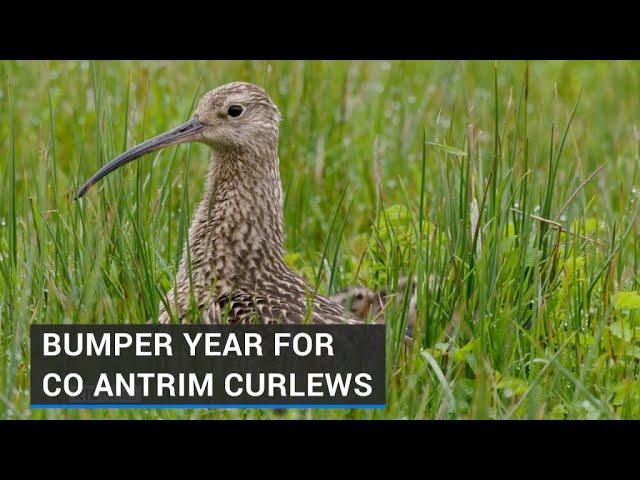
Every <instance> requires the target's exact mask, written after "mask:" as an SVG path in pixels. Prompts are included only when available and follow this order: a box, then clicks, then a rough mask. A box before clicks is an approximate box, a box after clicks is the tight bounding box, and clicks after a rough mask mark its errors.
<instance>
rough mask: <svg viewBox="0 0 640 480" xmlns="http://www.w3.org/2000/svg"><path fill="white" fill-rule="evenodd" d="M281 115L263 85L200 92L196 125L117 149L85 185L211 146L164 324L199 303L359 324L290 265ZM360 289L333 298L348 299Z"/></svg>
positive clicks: (231, 313)
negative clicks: (194, 145) (164, 154)
mask: <svg viewBox="0 0 640 480" xmlns="http://www.w3.org/2000/svg"><path fill="white" fill-rule="evenodd" d="M279 121H280V113H279V111H278V108H277V107H276V105H275V104H274V103H273V102H272V100H271V98H270V97H269V95H268V94H267V93H266V92H265V91H264V90H263V89H262V88H260V87H258V86H256V85H252V84H249V83H241V82H234V83H230V84H227V85H223V86H220V87H218V88H216V89H215V90H212V91H210V92H208V93H207V94H205V95H204V96H203V97H202V99H201V100H200V102H199V103H198V106H197V108H196V111H195V114H194V116H193V117H192V119H191V120H190V121H188V122H187V123H185V124H183V125H181V126H179V127H177V128H174V129H173V130H169V131H168V132H166V133H163V134H161V135H158V136H156V137H154V138H152V139H150V140H147V141H145V142H143V143H141V144H139V145H137V146H135V147H133V148H131V149H130V150H128V151H126V152H125V153H123V154H121V155H119V156H118V157H116V158H115V159H113V160H112V161H111V162H109V163H107V164H106V165H104V166H103V167H102V168H100V169H99V170H98V171H97V172H96V173H95V174H94V175H93V176H92V177H91V178H90V179H89V180H88V181H87V182H86V183H85V184H84V185H83V186H82V187H81V188H80V190H79V191H78V193H77V196H76V198H80V197H82V196H83V195H84V194H85V193H86V192H87V191H88V190H89V188H90V187H91V186H92V185H94V184H95V183H96V182H97V181H99V180H100V179H101V178H103V177H105V176H106V175H108V174H109V173H111V172H113V171H114V170H116V169H117V168H119V167H121V166H123V165H125V164H127V163H129V162H131V161H133V160H135V159H137V158H139V157H142V156H143V155H145V154H147V153H150V152H154V151H157V150H160V149H162V148H166V147H168V146H170V145H176V144H180V143H187V142H199V143H204V144H206V145H208V146H209V147H210V149H211V161H210V164H209V169H208V174H207V178H206V182H205V189H204V194H203V195H202V199H201V200H200V203H199V205H198V207H197V209H196V212H195V215H194V218H193V221H192V223H191V226H190V228H189V234H188V252H187V251H185V250H183V255H182V259H181V262H180V266H179V270H178V275H177V277H176V284H175V287H174V288H173V289H171V290H170V291H169V292H168V294H167V298H166V302H162V303H161V305H160V314H159V317H158V323H170V322H171V319H172V318H173V319H176V320H177V321H179V322H185V321H186V319H187V316H188V312H189V310H190V308H191V306H192V305H193V303H192V302H195V306H196V307H197V313H198V316H199V318H200V320H201V321H202V322H203V323H220V322H221V321H223V320H228V321H229V323H253V322H254V321H257V322H258V323H305V322H310V323H319V324H330V323H361V320H362V319H361V318H356V317H357V316H358V315H359V314H360V312H359V310H358V309H353V308H351V309H349V311H347V310H345V308H344V306H343V305H341V304H339V303H337V302H336V301H333V300H331V299H330V298H327V297H324V296H322V295H320V294H319V293H318V292H316V291H314V289H313V288H311V287H310V286H308V285H307V284H306V283H305V281H304V280H303V278H302V277H301V276H300V275H298V274H297V273H295V272H294V271H292V270H291V269H290V268H288V266H287V265H286V264H285V262H284V259H283V253H284V247H283V205H282V185H281V182H280V172H279V160H278V136H279ZM188 262H189V263H188ZM354 295H356V296H357V295H358V293H357V292H356V293H355V294H354ZM354 295H351V296H350V297H349V296H348V295H346V296H345V295H338V296H337V297H336V299H337V300H340V301H341V302H342V303H344V301H346V299H347V297H349V298H350V299H352V298H354ZM371 295H375V294H373V293H371V292H370V295H369V297H371V298H374V297H372V296H371ZM369 297H367V298H369ZM367 310H368V309H367ZM360 316H361V317H362V315H360Z"/></svg>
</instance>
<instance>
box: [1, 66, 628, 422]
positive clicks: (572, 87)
mask: <svg viewBox="0 0 640 480" xmlns="http://www.w3.org/2000/svg"><path fill="white" fill-rule="evenodd" d="M234 80H245V81H251V82H254V83H258V84H261V85H263V86H264V87H265V89H266V90H267V91H268V92H269V93H270V94H271V96H272V98H273V100H274V101H275V102H276V104H277V105H278V106H279V107H280V109H281V112H282V114H283V121H282V124H281V137H280V161H281V172H282V179H283V188H284V190H285V192H286V206H285V222H286V225H285V231H286V250H287V261H288V262H289V263H290V264H291V265H293V266H294V267H295V268H296V269H297V270H298V271H300V272H301V273H303V274H304V275H305V276H306V277H307V279H308V280H309V282H310V283H311V284H314V283H315V282H317V283H318V284H319V289H320V290H321V291H322V292H324V293H331V292H335V291H338V290H340V289H341V288H343V287H346V286H348V285H351V284H353V283H356V282H362V283H364V284H366V285H367V286H369V287H371V288H379V287H389V288H391V289H392V290H394V289H395V286H396V284H397V281H398V278H399V277H401V276H403V275H407V274H416V275H417V278H418V284H419V289H420V295H419V299H418V320H417V326H416V333H415V339H414V340H415V341H414V344H413V345H412V346H411V347H405V346H403V345H402V334H403V331H404V324H405V316H406V310H407V302H406V296H405V298H404V301H401V302H398V305H397V306H394V307H392V308H390V309H389V310H388V311H387V314H386V319H387V324H388V325H389V328H388V342H387V348H388V352H387V354H388V355H387V357H388V376H389V383H388V385H389V388H388V407H387V408H386V409H385V410H379V411H357V410H352V411H342V410H316V411H312V410H291V411H287V412H286V413H284V414H282V415H279V414H276V413H275V412H273V411H256V410H240V411H224V410H213V411H207V410H183V411H167V410H158V411H156V410H135V411H133V410H131V411H126V410H122V411H118V410H95V411H94V410H78V411H64V410H60V411H58V410H51V411H41V410H36V411H31V410H30V409H29V344H28V343H29V338H28V333H29V325H30V324H31V323H143V322H145V321H146V320H147V319H148V318H152V317H154V316H155V315H157V311H158V305H159V302H160V298H161V296H162V294H163V293H164V292H166V291H167V290H168V289H170V288H171V287H172V284H173V283H172V282H173V278H174V275H175V273H176V270H177V264H178V261H179V258H180V252H181V249H182V245H183V243H184V241H185V239H186V232H187V229H188V226H189V220H190V218H191V213H192V211H193V208H194V204H195V202H197V201H198V199H199V196H200V191H201V189H202V187H203V181H204V175H205V171H206V167H207V161H208V151H207V149H206V147H204V146H202V145H192V146H186V145H184V146H179V147H174V148H172V149H169V150H167V151H164V152H161V153H158V154H155V155H150V156H147V157H145V158H144V159H142V160H141V161H138V162H135V163H133V164H131V165H129V166H127V167H126V168H124V169H122V170H119V171H118V172H117V173H116V174H113V175H111V176H109V178H108V179H106V180H105V181H103V182H102V183H101V185H100V186H99V188H96V189H95V191H92V192H91V193H90V194H89V195H88V196H87V197H86V198H85V199H84V200H82V201H81V202H76V201H74V200H73V194H74V193H75V191H76V189H77V187H78V185H79V184H81V183H82V182H83V181H84V180H85V179H86V178H88V176H89V175H90V174H92V173H93V172H94V171H95V170H96V169H97V168H98V167H99V166H100V165H102V164H103V163H105V162H106V161H108V160H109V159H111V158H113V157H114V156H115V155H116V154H118V153H119V152H121V151H122V150H124V149H125V148H126V147H128V146H132V145H133V144H135V143H137V142H139V141H140V140H142V139H144V138H146V137H149V136H152V135H154V134H155V133H159V132H162V131H164V130H166V129H168V128H170V127H172V126H174V125H177V124H179V123H181V122H183V121H184V120H185V119H187V118H188V117H189V116H190V114H191V112H192V109H193V107H194V102H195V101H196V100H197V98H198V97H199V96H200V95H201V94H202V93H204V92H205V91H206V90H208V89H211V88H214V87H215V86H217V85H220V84H222V83H226V82H229V81H234ZM638 91H640V63H638V62H582V61H581V62H562V61H554V62H541V61H537V62H530V63H528V64H527V63H526V62H499V63H494V62H409V61H403V62H333V61H314V62H264V61H258V62H250V61H240V62H186V61H181V62H139V61H123V62H95V63H93V62H86V61H83V62H80V61H73V62H71V61H70V62H61V61H56V62H29V61H27V62H13V61H12V62H0V167H1V168H0V255H1V257H0V353H1V354H2V356H3V359H2V361H1V362H0V418H271V417H275V418H410V419H413V418H639V417H640V381H639V380H638V369H639V362H640V313H639V311H638V308H639V307H640V296H638V295H637V294H635V293H628V292H635V291H637V290H640V288H639V286H638V282H639V280H640V277H639V275H638V274H639V267H640V245H639V242H638V226H639V225H638V205H640V204H639V203H638V201H639V198H638V190H637V188H636V187H635V183H636V181H637V169H638V165H639V161H640V158H639V156H638V146H639V145H638V134H637V132H636V122H637V119H638V118H640V115H639V114H640V105H639V97H638V95H637V92H638ZM599 169H600V170H599ZM594 172H596V173H595V174H594ZM430 277H431V278H433V279H435V281H434V285H433V286H432V287H431V288H427V287H428V281H427V280H428V279H429V278H430ZM394 291H395V290H394ZM625 292H627V293H625ZM404 294H405V292H399V293H398V295H404Z"/></svg>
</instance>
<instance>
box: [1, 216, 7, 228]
mask: <svg viewBox="0 0 640 480" xmlns="http://www.w3.org/2000/svg"><path fill="white" fill-rule="evenodd" d="M6 224H7V222H6V221H5V219H4V217H2V218H0V227H4V226H5V225H6Z"/></svg>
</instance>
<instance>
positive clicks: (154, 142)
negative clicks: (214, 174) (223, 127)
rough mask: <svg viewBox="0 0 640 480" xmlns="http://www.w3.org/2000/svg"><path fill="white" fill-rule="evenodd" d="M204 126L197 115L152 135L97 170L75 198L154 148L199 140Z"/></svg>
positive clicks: (153, 150) (154, 149) (158, 148)
mask: <svg viewBox="0 0 640 480" xmlns="http://www.w3.org/2000/svg"><path fill="white" fill-rule="evenodd" d="M204 127H205V124H204V123H201V122H200V120H199V119H198V117H197V116H195V117H193V118H192V119H191V120H189V121H188V122H187V123H185V124H183V125H180V126H179V127H176V128H174V129H172V130H169V131H168V132H165V133H163V134H160V135H158V136H157V137H153V138H152V139H150V140H147V141H146V142H142V143H141V144H139V145H136V146H135V147H133V148H132V149H130V150H127V151H126V152H124V153H122V154H120V155H118V156H117V157H116V158H114V159H113V160H111V161H110V162H109V163H107V164H106V165H104V166H103V167H102V168H101V169H100V170H98V171H97V172H96V173H95V174H94V175H93V176H92V177H91V178H90V179H89V180H87V182H86V183H85V184H84V185H83V186H82V187H80V190H78V193H77V194H76V200H77V199H78V198H80V197H82V196H83V195H84V194H85V193H87V190H89V189H90V188H91V186H92V185H93V184H94V183H96V182H97V181H98V180H100V179H101V178H102V177H105V176H107V175H109V174H110V173H111V172H113V171H114V170H116V169H118V168H120V167H121V166H122V165H125V164H127V163H129V162H131V161H133V160H135V159H136V158H140V157H141V156H143V155H145V154H147V153H150V152H155V151H156V150H160V149H162V148H165V147H168V146H169V145H176V144H178V143H186V142H194V141H197V140H199V139H200V132H201V131H202V129H203V128H204Z"/></svg>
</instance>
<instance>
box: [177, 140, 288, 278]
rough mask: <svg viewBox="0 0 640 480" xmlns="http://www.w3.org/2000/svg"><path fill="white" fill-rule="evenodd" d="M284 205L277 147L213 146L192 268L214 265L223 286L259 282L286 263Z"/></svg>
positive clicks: (192, 235)
mask: <svg viewBox="0 0 640 480" xmlns="http://www.w3.org/2000/svg"><path fill="white" fill-rule="evenodd" d="M282 208H283V207H282V186H281V182H280V173H279V164H278V156H277V151H276V148H275V147H273V148H269V149H264V150H259V151H236V150H228V149H214V150H213V151H212V158H211V163H210V165H209V173H208V176H207V182H206V188H205V193H204V195H203V198H202V200H201V201H200V204H199V206H198V209H197V212H196V215H195V218H194V221H193V223H192V225H191V228H190V231H189V240H190V245H189V249H190V260H191V266H192V269H195V270H197V269H200V270H202V269H204V270H205V271H206V270H211V271H210V273H211V274H213V276H214V278H215V281H216V282H217V283H218V285H219V286H221V287H222V288H223V289H226V288H235V287H240V286H247V287H253V286H255V285H257V284H259V283H260V281H261V280H264V278H263V277H264V276H265V274H268V272H273V271H277V270H279V269H280V268H281V266H282V265H283V240H284V239H283V218H282ZM200 273H201V274H202V273H203V272H200ZM205 273H206V272H205ZM205 276H206V275H205ZM205 280H206V279H205ZM212 280H213V279H212Z"/></svg>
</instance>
